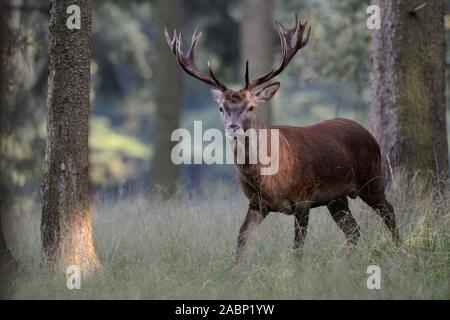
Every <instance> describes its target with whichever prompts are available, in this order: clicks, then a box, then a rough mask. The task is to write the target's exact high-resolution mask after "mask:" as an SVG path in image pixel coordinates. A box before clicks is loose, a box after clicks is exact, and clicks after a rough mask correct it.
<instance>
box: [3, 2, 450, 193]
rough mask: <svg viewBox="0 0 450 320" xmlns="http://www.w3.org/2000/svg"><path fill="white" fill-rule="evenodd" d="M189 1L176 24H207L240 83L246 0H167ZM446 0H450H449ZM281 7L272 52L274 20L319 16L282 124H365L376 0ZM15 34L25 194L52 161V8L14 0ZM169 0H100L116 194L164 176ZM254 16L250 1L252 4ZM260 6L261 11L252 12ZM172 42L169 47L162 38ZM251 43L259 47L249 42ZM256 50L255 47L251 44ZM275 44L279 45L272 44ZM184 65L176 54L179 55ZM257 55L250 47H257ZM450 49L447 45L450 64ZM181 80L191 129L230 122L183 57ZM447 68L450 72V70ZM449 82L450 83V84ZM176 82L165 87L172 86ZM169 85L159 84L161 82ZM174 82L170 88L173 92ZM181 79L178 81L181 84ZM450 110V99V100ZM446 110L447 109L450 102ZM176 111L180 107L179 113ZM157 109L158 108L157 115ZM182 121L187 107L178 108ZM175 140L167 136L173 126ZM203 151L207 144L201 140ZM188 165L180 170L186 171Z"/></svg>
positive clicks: (95, 124) (10, 149)
mask: <svg viewBox="0 0 450 320" xmlns="http://www.w3.org/2000/svg"><path fill="white" fill-rule="evenodd" d="M169 2H173V3H175V4H176V3H179V4H182V5H183V6H184V8H183V9H182V8H173V10H174V12H175V11H176V10H182V12H181V16H182V18H180V21H177V23H178V27H180V28H182V30H183V34H184V37H185V38H184V41H185V43H186V45H187V43H188V41H189V40H190V39H189V35H190V34H192V32H193V30H194V29H195V28H196V27H198V29H199V30H201V31H202V32H203V34H204V36H203V39H202V41H201V44H200V46H199V48H198V57H197V61H198V62H199V66H200V68H202V69H203V68H206V61H207V60H208V59H210V60H211V62H212V64H213V66H214V68H215V70H217V73H218V74H219V75H220V77H221V78H222V79H224V80H225V81H226V82H227V83H230V84H234V85H236V86H239V85H241V84H242V81H243V78H242V73H243V70H244V60H245V59H246V57H244V55H247V56H248V50H249V49H246V50H247V51H246V53H243V52H242V51H243V50H241V49H240V48H242V45H241V44H242V38H241V30H242V29H243V24H244V22H245V21H246V20H245V19H244V15H245V14H246V13H245V10H244V12H243V10H242V9H243V3H244V2H245V1H237V0H231V1H230V0H215V1H211V0H189V1H182V2H180V1H169ZM447 2H448V1H446V4H447ZM267 3H270V5H271V6H273V9H272V10H271V11H270V12H269V13H270V14H271V15H272V16H273V18H272V19H271V20H270V21H266V24H267V26H266V28H265V30H270V31H269V32H272V34H271V35H270V36H271V38H270V39H272V41H273V44H272V48H268V49H267V50H268V51H270V52H271V53H272V55H273V57H270V55H269V58H268V59H271V58H272V59H273V60H274V61H273V63H275V61H277V60H278V59H277V58H278V56H279V54H280V47H279V40H278V36H277V34H276V29H275V27H274V23H273V21H274V20H275V19H276V20H279V21H283V22H286V23H291V22H292V19H293V12H298V13H299V15H300V18H301V19H303V20H308V22H309V23H310V24H311V25H312V28H313V29H312V36H311V40H310V43H309V44H308V47H307V48H306V49H305V50H303V51H302V52H301V54H300V55H299V56H298V57H297V58H296V59H294V61H293V63H292V64H291V66H290V67H289V68H288V70H286V72H284V73H283V74H282V76H280V78H279V80H280V81H281V82H282V91H281V92H280V94H279V95H278V96H277V98H276V99H275V100H274V102H272V111H271V115H270V122H271V123H272V124H289V125H307V124H313V123H316V122H318V121H320V120H324V119H329V118H333V117H336V116H342V117H346V118H350V119H355V120H357V121H358V122H360V123H362V124H363V125H365V126H366V127H369V126H368V123H367V121H368V120H367V119H368V116H367V113H368V104H369V95H370V92H369V87H370V85H369V69H370V48H371V47H370V37H371V35H370V30H368V29H367V28H366V19H367V17H368V14H367V13H366V8H367V5H368V2H367V1H364V0H347V1H329V0H302V1H296V0H282V1H273V2H271V1H268V2H267ZM12 4H13V5H12V10H11V23H12V27H13V38H12V41H13V45H12V46H11V49H10V50H11V52H10V53H9V54H10V56H11V57H12V58H11V63H10V65H9V68H11V70H10V71H11V72H12V74H13V75H14V77H13V78H12V79H10V81H9V82H8V94H7V97H8V99H9V100H10V101H9V102H10V103H11V105H14V106H15V107H14V109H13V110H12V117H11V118H10V119H12V121H13V123H10V127H13V128H14V130H11V134H10V135H9V136H8V139H7V141H6V142H4V144H5V145H6V150H7V152H6V155H7V157H6V159H5V160H2V161H5V163H4V164H3V165H4V167H6V168H7V170H5V171H6V172H7V174H8V175H9V177H8V178H9V179H10V182H11V185H12V186H13V189H14V190H15V193H16V194H17V195H22V196H23V195H25V194H30V193H37V192H38V190H39V185H40V179H41V174H42V168H43V159H44V148H45V135H46V116H47V107H46V103H47V61H48V58H49V57H48V23H49V7H48V4H47V3H46V2H42V1H36V0H34V1H31V0H28V1H27V0H14V1H12ZM158 6H161V1H144V0H129V1H119V0H102V1H94V3H93V16H92V21H93V27H92V40H93V59H92V62H91V85H92V88H91V118H90V140H89V144H90V153H91V156H90V162H91V169H90V170H91V171H90V184H91V191H94V192H95V191H104V192H107V193H108V194H111V195H114V194H117V193H123V192H131V191H132V190H136V189H138V188H139V189H147V188H149V187H150V186H152V184H153V183H154V177H155V171H157V170H158V169H157V168H155V166H154V164H153V160H154V157H155V143H156V136H157V134H158V133H157V132H156V131H158V130H157V129H158V128H161V127H163V128H164V126H165V125H166V124H165V123H158V122H157V120H156V119H157V110H158V108H157V103H156V101H157V96H158V92H157V90H158V88H161V85H160V86H159V87H158V86H157V85H155V82H156V80H155V72H157V55H158V50H159V49H160V48H159V47H158V46H161V45H164V46H166V44H165V43H164V42H161V41H159V40H158V39H159V37H161V36H162V35H161V34H159V32H160V30H161V27H160V26H158V21H157V19H156V18H157V17H158V14H157V12H158V10H160V9H158ZM449 11H450V9H449V8H447V9H446V13H447V15H446V20H445V21H446V39H447V41H449V40H450V15H449V14H448V12H449ZM247 16H248V12H247ZM250 16H251V15H250ZM161 50H167V51H166V52H167V54H169V51H168V49H167V48H164V49H160V51H159V52H164V51H161ZM250 50H251V49H250ZM250 52H251V51H250ZM270 52H269V53H270ZM169 58H170V59H171V63H172V64H173V65H174V67H177V66H176V65H175V60H173V57H172V56H169ZM248 58H249V59H250V60H251V57H248ZM449 65H450V55H449V54H448V53H447V64H446V68H447V69H448V68H449ZM176 72H178V75H177V77H180V79H181V80H180V81H181V82H182V85H181V86H180V88H179V91H180V94H181V100H180V110H179V116H178V115H176V116H177V117H179V125H178V127H183V128H187V129H192V127H193V121H194V120H202V121H203V128H204V129H206V128H212V127H215V128H219V129H222V128H221V124H220V123H219V117H218V116H217V113H216V110H215V108H214V107H213V102H212V100H211V99H210V97H209V90H208V89H207V88H206V87H205V86H204V85H203V84H201V83H200V82H198V81H192V80H191V79H190V78H188V76H186V75H184V74H183V73H182V72H181V71H180V70H179V68H176ZM449 74H450V73H449V72H447V77H448V76H449ZM448 83H450V82H449V81H447V92H449V90H448ZM166 89H167V87H166ZM159 90H161V89H159ZM171 90H172V88H168V92H169V94H170V93H171ZM174 90H175V89H174ZM447 109H448V108H447ZM447 112H448V110H447ZM174 116H175V115H174ZM158 118H159V117H158ZM177 122H178V118H177ZM165 138H166V140H167V141H169V137H165ZM195 147H196V148H195V149H196V150H197V151H198V149H199V148H198V147H199V146H195ZM177 170H178V171H179V178H178V177H176V176H175V178H176V179H177V184H179V185H180V186H182V187H183V188H189V189H192V188H193V189H195V188H196V187H197V186H198V185H200V184H201V183H202V182H203V181H209V180H217V179H233V176H234V170H233V168H232V167H231V166H208V167H206V166H205V165H185V166H181V167H179V168H177ZM176 175H178V173H176Z"/></svg>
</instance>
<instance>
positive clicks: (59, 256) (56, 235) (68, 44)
mask: <svg viewBox="0 0 450 320" xmlns="http://www.w3.org/2000/svg"><path fill="white" fill-rule="evenodd" d="M72 4H75V5H78V6H79V7H80V9H81V29H73V30H70V29H69V28H68V27H67V25H66V20H67V18H68V17H69V14H67V12H66V10H67V7H68V6H69V5H72ZM91 6H92V2H91V1H90V0H79V1H73V0H72V1H69V0H58V1H55V0H54V1H52V8H51V18H50V59H49V77H48V101H47V104H48V124H47V131H48V132H47V134H48V136H47V144H46V151H45V165H44V176H43V181H42V222H41V235H42V253H43V256H44V260H45V262H46V263H47V264H48V265H49V266H51V267H52V268H56V269H61V270H66V268H67V267H68V266H70V265H77V266H79V267H80V268H81V269H82V271H83V272H90V271H93V270H96V269H98V268H100V266H101V265H100V262H99V260H98V258H97V255H96V252H95V249H94V241H93V235H92V216H91V212H90V209H89V194H88V182H89V157H88V156H89V151H88V132H89V104H90V101H89V99H90V61H91Z"/></svg>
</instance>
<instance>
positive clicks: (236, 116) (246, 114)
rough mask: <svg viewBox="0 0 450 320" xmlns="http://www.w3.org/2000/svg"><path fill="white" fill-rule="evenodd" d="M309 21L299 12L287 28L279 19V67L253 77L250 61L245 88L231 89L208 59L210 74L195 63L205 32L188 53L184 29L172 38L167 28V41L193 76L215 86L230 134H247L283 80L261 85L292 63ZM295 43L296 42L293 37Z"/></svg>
mask: <svg viewBox="0 0 450 320" xmlns="http://www.w3.org/2000/svg"><path fill="white" fill-rule="evenodd" d="M306 25H307V23H306V22H305V23H304V24H302V23H301V22H300V21H299V20H298V17H297V15H295V25H294V26H293V27H292V28H286V27H285V26H283V25H282V24H281V23H279V22H278V21H277V22H276V27H277V30H278V35H279V37H280V41H281V50H282V58H281V62H280V64H279V66H278V67H277V68H274V69H272V70H270V71H269V72H268V73H266V74H264V75H263V76H261V77H259V78H257V79H254V80H251V81H250V77H249V68H248V66H249V64H248V61H247V63H246V72H245V87H244V88H243V89H241V90H237V91H236V90H231V89H229V88H228V87H227V86H226V85H225V84H224V83H223V82H222V81H220V80H219V79H218V78H217V77H216V76H215V75H214V72H213V70H212V68H211V65H210V63H209V62H208V70H209V75H207V74H204V73H202V72H201V71H199V69H198V67H197V65H196V63H195V59H194V57H195V48H196V46H197V44H198V42H199V40H200V38H201V36H202V34H201V33H197V32H196V31H195V32H194V35H193V36H192V41H191V46H190V47H189V50H188V51H187V53H184V52H183V50H182V39H181V32H180V33H178V34H177V31H176V30H175V31H174V33H173V37H170V35H169V33H168V32H167V30H165V35H166V39H167V43H168V44H169V46H170V48H171V50H172V52H173V53H174V55H175V57H176V58H177V60H178V63H179V64H180V66H181V68H182V69H183V70H184V71H185V72H186V73H188V74H189V75H191V76H193V77H194V78H197V79H198V80H200V81H202V82H204V83H206V84H208V85H209V86H211V87H213V88H214V89H211V96H212V98H213V99H214V101H216V102H217V104H218V105H219V112H220V115H221V118H222V122H223V124H224V127H225V130H226V133H227V135H228V136H236V135H240V134H243V133H244V131H246V130H248V129H250V128H254V127H255V125H256V120H257V116H256V107H257V105H258V104H259V103H260V102H265V101H269V100H270V99H271V98H272V97H273V96H274V95H275V94H276V92H277V91H278V89H279V88H280V83H279V82H275V83H271V84H268V85H265V86H263V87H262V88H259V89H258V87H260V86H262V85H264V84H266V83H267V82H269V81H270V80H272V79H273V78H275V77H276V76H277V75H279V74H280V73H281V72H282V71H283V70H284V69H285V68H286V66H287V65H288V64H289V62H291V60H292V58H293V57H294V56H295V54H296V53H297V52H298V51H299V50H300V49H301V48H303V47H304V46H305V45H306V44H307V43H308V40H309V35H310V32H311V27H309V28H308V32H307V34H306V37H305V38H304V32H305V30H306ZM293 38H295V43H294V45H292V40H293Z"/></svg>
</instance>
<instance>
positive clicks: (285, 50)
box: [246, 14, 311, 90]
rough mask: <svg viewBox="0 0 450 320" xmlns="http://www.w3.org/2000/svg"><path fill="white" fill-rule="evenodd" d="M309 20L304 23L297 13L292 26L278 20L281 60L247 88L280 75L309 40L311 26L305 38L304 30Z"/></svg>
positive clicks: (247, 86)
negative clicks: (294, 38) (293, 41)
mask: <svg viewBox="0 0 450 320" xmlns="http://www.w3.org/2000/svg"><path fill="white" fill-rule="evenodd" d="M306 25H307V22H305V23H304V24H302V23H301V22H300V20H299V19H298V16H297V14H295V24H294V26H293V27H292V28H286V27H285V26H284V25H282V24H281V23H279V22H278V21H277V22H276V27H277V31H278V35H279V37H280V42H281V56H282V58H281V62H280V64H279V66H278V67H277V68H276V69H273V68H272V69H271V70H270V71H269V72H268V73H266V74H264V75H263V76H262V77H260V78H258V79H255V80H253V81H251V82H250V83H249V84H248V85H246V89H247V90H251V89H253V88H255V87H257V86H259V85H261V84H263V83H265V82H267V81H269V80H271V79H273V78H274V77H276V76H277V75H279V74H280V73H281V72H282V71H283V70H284V69H285V68H286V66H287V65H288V64H289V63H290V62H291V60H292V58H293V57H294V56H295V55H296V53H297V52H298V51H299V50H300V49H301V48H303V47H304V46H305V45H306V44H307V43H308V40H309V36H310V34H311V27H309V29H308V34H307V36H306V38H305V39H304V38H303V35H304V31H305V29H306ZM295 35H296V40H295V44H294V46H292V37H294V36H295Z"/></svg>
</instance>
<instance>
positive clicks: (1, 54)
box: [0, 0, 17, 299]
mask: <svg viewBox="0 0 450 320" xmlns="http://www.w3.org/2000/svg"><path fill="white" fill-rule="evenodd" d="M8 5H9V3H6V0H0V299H4V298H7V297H8V292H9V289H10V280H11V277H12V274H13V273H14V271H16V270H17V263H16V261H15V259H14V257H13V256H12V254H11V252H10V251H9V249H8V246H7V244H6V241H5V238H4V236H3V222H2V218H3V216H4V214H5V211H6V208H7V203H8V198H9V187H8V182H7V177H6V175H5V174H4V168H3V163H4V162H5V161H6V160H5V158H6V157H5V155H4V140H5V138H6V136H7V134H8V128H9V127H10V121H9V120H10V119H9V118H10V117H9V111H10V109H11V108H10V106H9V105H6V103H7V99H6V97H5V95H6V90H5V88H6V86H5V81H6V79H7V76H6V74H5V73H6V66H7V62H8V49H9V47H10V43H9V39H10V37H11V36H12V35H11V30H10V28H9V25H8V21H7V20H8V17H9V8H8Z"/></svg>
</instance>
